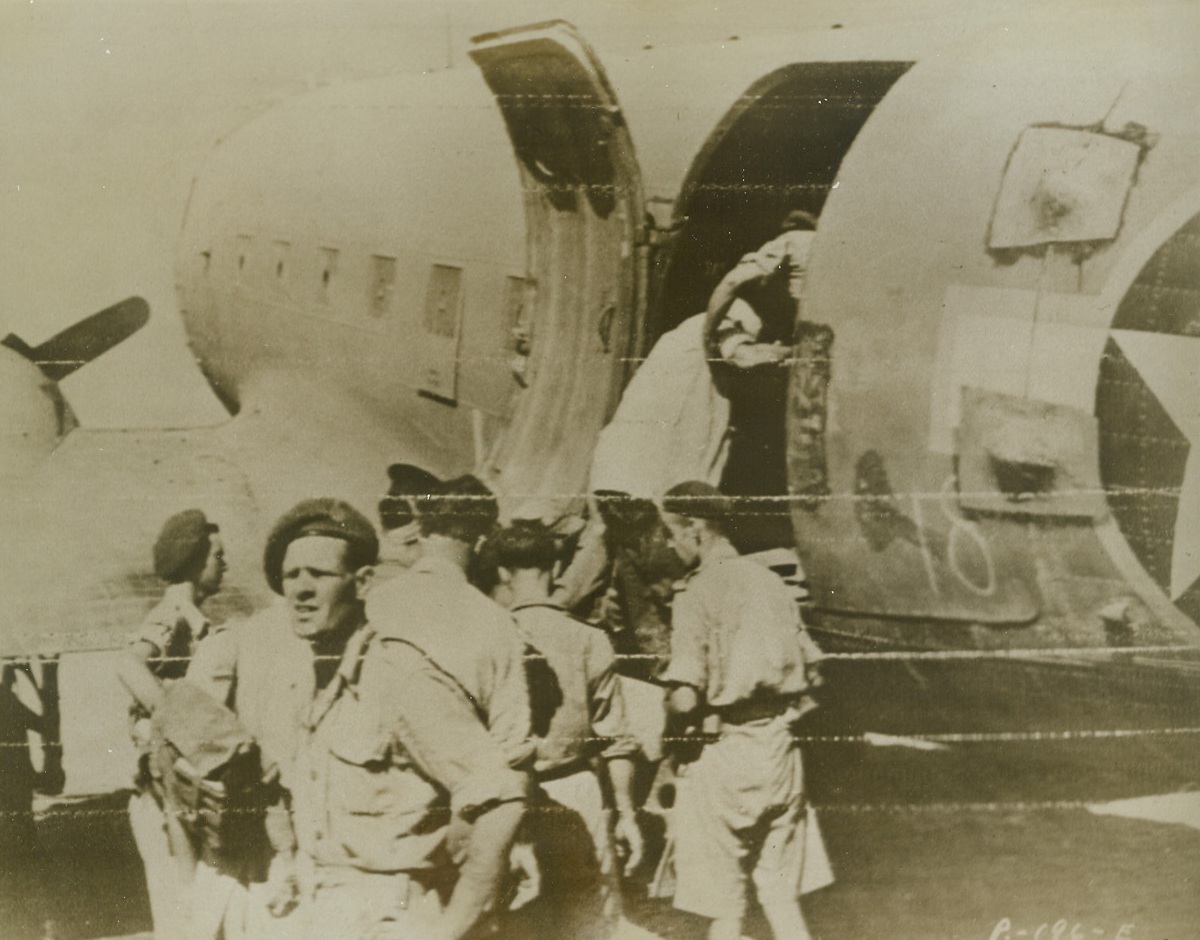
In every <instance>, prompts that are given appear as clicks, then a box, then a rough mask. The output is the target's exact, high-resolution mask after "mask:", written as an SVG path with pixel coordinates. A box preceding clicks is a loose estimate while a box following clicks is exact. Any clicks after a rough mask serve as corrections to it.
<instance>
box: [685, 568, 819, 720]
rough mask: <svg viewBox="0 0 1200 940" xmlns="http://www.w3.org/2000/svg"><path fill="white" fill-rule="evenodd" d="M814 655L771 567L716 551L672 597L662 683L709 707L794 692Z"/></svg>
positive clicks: (804, 683) (788, 593)
mask: <svg viewBox="0 0 1200 940" xmlns="http://www.w3.org/2000/svg"><path fill="white" fill-rule="evenodd" d="M819 657H820V651H819V650H818V649H817V647H816V645H815V644H814V643H813V642H812V640H811V639H810V638H809V637H808V634H807V633H806V632H805V631H804V630H803V625H802V624H801V622H800V613H799V611H798V610H797V608H796V602H795V600H794V598H793V597H792V593H791V591H790V590H789V589H788V588H787V586H786V585H785V584H784V583H783V581H782V580H781V579H780V578H779V576H778V575H776V574H775V573H774V572H772V571H771V570H770V569H768V568H766V567H764V566H763V565H760V564H759V563H758V562H756V561H753V560H751V559H749V558H743V557H742V556H740V555H738V554H737V551H736V550H735V549H734V548H733V547H732V546H730V545H727V544H726V545H723V546H719V547H717V548H716V549H715V550H714V552H713V553H712V554H711V555H709V557H707V558H706V559H705V560H704V562H703V564H701V565H700V567H699V568H697V569H696V570H695V571H694V572H692V573H691V574H690V575H689V576H688V578H687V579H686V581H685V583H684V587H683V590H682V591H680V593H678V594H677V595H675V602H674V607H673V613H672V628H671V660H670V663H669V664H668V665H667V669H666V671H665V673H664V674H663V675H662V677H661V681H662V682H664V683H666V684H681V685H690V686H692V687H693V688H696V689H698V690H699V691H700V692H701V693H703V695H704V698H705V702H706V703H707V705H708V706H709V707H710V708H723V707H727V706H730V705H735V704H739V703H744V702H750V701H754V700H758V699H767V698H771V697H776V696H790V695H797V696H798V695H800V694H801V693H803V692H804V691H805V690H806V689H807V688H808V687H809V682H808V677H807V675H806V668H807V666H808V665H810V664H811V663H813V662H815V661H816V659H817V658H819Z"/></svg>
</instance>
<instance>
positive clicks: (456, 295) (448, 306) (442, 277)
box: [425, 264, 462, 337]
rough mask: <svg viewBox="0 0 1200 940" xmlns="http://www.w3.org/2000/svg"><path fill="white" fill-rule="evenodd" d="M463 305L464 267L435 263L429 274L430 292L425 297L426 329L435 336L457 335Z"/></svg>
mask: <svg viewBox="0 0 1200 940" xmlns="http://www.w3.org/2000/svg"><path fill="white" fill-rule="evenodd" d="M461 306H462V268H455V267H451V266H450V265H446V264H435V265H434V266H433V270H432V271H431V272H430V275H429V293H428V294H427V295H426V298H425V329H426V331H427V332H429V333H432V334H433V335H434V336H445V337H453V336H455V335H456V334H457V333H458V312H459V310H460V308H461Z"/></svg>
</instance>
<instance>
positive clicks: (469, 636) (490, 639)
mask: <svg viewBox="0 0 1200 940" xmlns="http://www.w3.org/2000/svg"><path fill="white" fill-rule="evenodd" d="M367 620H368V621H369V622H370V623H371V626H372V627H373V628H374V629H375V631H376V632H377V633H378V634H379V635H380V636H381V637H388V638H395V639H402V640H406V641H408V642H409V643H411V644H413V645H414V646H416V647H417V648H418V649H420V650H422V651H423V652H425V653H426V654H427V655H428V656H429V657H430V658H431V659H432V660H433V661H434V662H435V663H437V664H438V666H440V667H441V668H442V669H444V670H445V671H446V672H447V673H449V675H450V676H452V677H453V678H454V679H455V680H456V681H457V682H458V684H459V685H460V686H461V687H462V689H463V691H464V692H465V693H466V694H467V695H468V696H469V697H470V698H471V700H472V702H473V703H474V704H475V706H476V708H477V710H478V712H479V714H480V716H481V717H482V719H483V721H484V723H485V724H486V725H487V727H488V728H489V730H490V731H491V732H492V734H493V736H494V737H495V738H496V740H497V741H499V742H500V745H501V747H502V748H503V749H504V752H505V753H506V754H507V755H508V758H509V762H510V763H511V764H512V765H513V766H523V765H524V764H526V763H527V762H528V761H529V759H530V757H531V755H532V752H533V745H532V742H531V741H530V739H529V731H530V725H529V689H528V685H527V682H526V677H525V647H524V642H523V641H522V639H521V635H520V634H519V633H518V631H517V626H516V623H515V622H514V621H513V618H512V615H511V614H510V613H509V612H508V611H507V610H505V609H504V608H503V607H501V606H500V605H499V604H497V603H496V602H495V601H493V600H492V599H491V598H489V597H486V596H485V595H484V594H483V593H481V592H480V591H479V590H477V589H476V588H475V587H473V586H472V585H471V584H470V583H469V582H468V581H467V576H466V575H465V574H464V573H463V571H462V569H461V568H459V567H457V566H456V565H454V564H452V563H450V562H448V561H445V560H443V559H440V558H422V559H421V560H419V561H418V562H417V563H416V564H415V565H413V566H412V567H411V568H410V569H408V570H407V571H404V572H401V573H400V574H398V575H396V576H395V577H393V578H391V579H390V580H388V581H386V582H384V583H383V584H379V585H374V586H372V590H371V591H370V593H368V595H367Z"/></svg>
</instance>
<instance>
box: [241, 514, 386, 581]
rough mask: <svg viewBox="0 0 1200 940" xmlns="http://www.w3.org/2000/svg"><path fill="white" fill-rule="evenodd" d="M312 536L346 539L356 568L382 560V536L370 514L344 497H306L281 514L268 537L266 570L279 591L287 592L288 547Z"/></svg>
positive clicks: (349, 559)
mask: <svg viewBox="0 0 1200 940" xmlns="http://www.w3.org/2000/svg"><path fill="white" fill-rule="evenodd" d="M309 535H321V536H325V537H326V538H334V539H341V540H342V541H344V542H346V544H347V545H348V546H349V547H348V548H347V550H346V564H347V566H348V567H349V568H350V570H352V571H357V570H358V569H359V568H361V567H362V566H363V565H373V564H375V562H377V561H378V560H379V537H378V536H377V535H376V534H375V527H374V526H373V525H371V523H370V521H369V520H368V519H367V517H366V516H364V515H363V514H362V513H360V512H359V511H358V510H357V509H355V508H354V507H353V506H351V505H350V504H349V503H344V502H342V501H341V500H340V499H306V500H304V501H303V502H301V503H297V504H296V505H295V506H293V507H292V508H291V509H289V510H288V511H287V512H285V513H284V514H283V515H282V516H280V518H279V521H278V522H276V523H275V527H274V528H273V529H271V534H270V535H268V536H267V547H266V550H265V551H264V552H263V572H264V573H265V574H266V576H267V584H269V585H270V587H271V590H272V591H274V592H275V593H276V594H282V593H283V571H282V568H283V556H284V555H285V554H287V547H288V546H289V545H291V544H292V542H294V541H296V540H297V539H300V538H304V537H305V536H309Z"/></svg>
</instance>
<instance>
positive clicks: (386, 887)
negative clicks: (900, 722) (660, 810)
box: [120, 465, 819, 940]
mask: <svg viewBox="0 0 1200 940" xmlns="http://www.w3.org/2000/svg"><path fill="white" fill-rule="evenodd" d="M390 473H391V478H392V482H391V486H390V488H389V492H388V494H387V495H386V496H385V497H384V498H383V500H382V502H381V504H380V520H381V523H382V529H383V533H384V534H383V537H382V541H381V539H380V538H379V536H378V535H377V533H376V529H375V526H374V525H373V524H372V523H371V521H370V520H368V519H367V518H366V517H365V516H364V515H363V514H362V513H360V512H359V511H358V510H356V509H355V508H353V507H352V506H350V505H348V504H347V503H345V502H342V501H340V500H336V499H313V500H305V501H304V502H301V503H300V504H298V505H297V506H295V507H294V508H293V509H292V510H290V511H289V512H287V513H285V514H284V515H283V516H282V517H281V518H280V519H279V520H278V521H277V522H276V523H275V525H274V527H273V528H272V530H271V532H270V535H269V536H268V538H267V541H266V545H265V548H264V552H263V574H264V575H265V578H266V582H267V584H268V585H269V587H270V588H271V590H272V591H273V592H274V593H275V594H277V595H279V598H280V600H279V601H278V602H277V603H275V604H273V605H271V606H270V607H268V608H267V609H265V610H263V611H261V612H259V613H257V614H255V615H253V616H251V617H249V618H247V619H245V620H240V621H235V622H231V623H227V624H224V625H213V624H210V623H209V622H208V620H207V618H206V617H205V615H204V614H203V613H202V612H201V609H200V608H201V606H202V605H203V602H204V601H205V600H206V599H207V598H208V597H211V596H212V595H213V594H215V593H216V592H217V591H218V590H219V588H220V585H221V580H222V576H223V574H224V572H225V561H224V553H223V547H222V544H221V537H220V530H219V528H218V527H217V525H216V524H215V523H214V522H212V521H210V520H209V519H208V518H207V517H206V516H205V515H204V514H203V513H202V512H200V511H198V510H188V511H186V512H183V513H180V514H177V515H175V516H173V517H171V518H170V519H169V520H167V522H166V524H165V525H164V527H163V529H162V532H161V534H160V536H159V538H158V540H157V542H156V544H155V546H154V562H155V570H156V572H157V574H158V575H159V576H160V577H161V578H163V579H164V580H165V581H167V582H168V587H167V589H166V591H165V594H164V597H163V599H162V601H161V603H159V604H158V605H157V606H156V607H155V608H154V609H153V611H151V613H150V614H149V616H148V617H147V619H146V621H145V623H144V624H143V626H142V628H141V629H140V631H139V632H138V634H137V636H136V638H135V639H134V640H133V642H132V644H131V646H130V647H129V649H128V651H127V653H126V654H125V656H124V660H123V662H122V665H121V668H120V677H121V679H122V681H123V682H124V683H125V685H126V686H127V688H128V689H129V691H130V692H131V695H132V699H133V705H132V707H131V729H132V732H133V736H134V741H135V744H136V745H137V747H138V752H139V766H138V775H137V781H136V788H135V790H136V792H135V794H134V796H133V797H132V798H131V801H130V820H131V824H132V827H133V831H134V835H135V839H136V841H137V844H138V847H139V851H140V852H141V855H142V858H143V861H144V863H145V869H146V876H147V884H148V888H149V893H150V899H151V906H152V913H153V917H154V924H155V934H156V936H160V937H164V938H176V937H178V938H194V940H202V938H204V940H220V938H225V940H235V938H257V937H263V938H271V937H282V938H290V937H299V938H317V937H321V938H328V937H347V938H352V937H353V938H358V937H362V938H368V937H396V938H412V940H449V938H459V937H465V936H501V937H506V936H507V937H534V936H537V937H541V936H554V937H564V938H566V937H570V938H575V937H579V938H604V937H609V936H613V935H614V932H615V931H617V930H618V929H619V924H620V919H621V904H622V892H621V887H622V884H621V882H622V878H624V877H628V876H630V875H631V874H632V873H633V872H634V871H635V870H636V869H638V868H639V866H641V864H642V861H643V855H644V844H645V839H644V837H643V832H642V828H641V826H640V824H639V811H640V809H641V807H640V805H639V804H640V803H641V802H642V801H643V800H644V799H645V798H646V795H647V791H648V789H649V788H648V786H647V784H648V783H649V781H650V780H651V779H652V778H653V776H654V767H655V765H656V764H657V762H658V761H659V760H661V759H662V755H663V750H664V747H665V748H666V750H667V751H668V759H669V760H676V759H677V757H678V755H679V754H681V753H682V752H681V751H680V749H679V747H678V745H680V744H683V743H686V745H687V746H688V748H690V749H691V752H690V753H689V754H688V755H687V759H688V761H689V764H688V767H687V772H686V774H681V775H680V776H679V778H678V779H677V781H676V787H677V791H678V792H677V796H676V801H675V805H674V808H673V810H672V822H671V827H670V832H671V843H672V844H673V848H674V852H673V861H674V868H675V872H674V874H675V882H676V886H675V905H676V907H678V908H680V909H682V910H686V911H691V912H693V913H695V914H699V915H701V916H704V917H707V918H709V919H710V920H711V927H710V931H709V935H710V937H712V938H725V937H731V938H736V937H739V936H740V935H741V926H742V921H743V917H744V915H745V911H746V905H747V900H748V893H749V892H748V885H752V886H753V893H754V894H755V895H756V896H757V900H758V902H759V904H760V905H761V907H762V910H763V912H764V914H765V916H766V918H767V920H768V922H769V923H770V925H771V928H772V930H773V931H774V933H775V935H776V936H777V937H779V938H781V940H782V938H789V940H791V938H805V937H807V936H808V931H807V928H806V925H805V922H804V918H803V916H802V914H801V911H800V906H799V902H798V896H799V885H800V875H801V867H802V864H803V847H804V841H805V840H804V835H805V813H806V806H805V800H804V785H803V777H802V771H801V763H800V752H799V749H798V745H797V744H796V741H795V736H794V728H793V725H794V723H795V721H796V719H797V718H798V717H799V716H800V715H801V714H802V713H803V711H804V709H805V707H806V704H807V703H808V702H809V701H810V698H809V694H810V692H811V691H812V689H813V686H814V684H815V682H816V676H815V673H814V666H815V663H816V661H817V659H818V658H819V652H818V651H817V650H816V648H815V647H814V646H813V645H812V644H811V641H810V640H809V639H808V637H807V634H806V633H805V631H804V629H803V625H802V623H801V622H800V618H799V612H798V608H797V605H796V602H795V599H794V596H793V594H792V592H791V591H790V590H789V588H788V587H787V586H785V584H784V583H783V582H782V580H781V579H780V578H779V577H778V576H777V575H776V574H774V573H773V572H772V571H771V570H770V569H768V568H767V567H765V566H763V565H761V564H759V563H758V562H756V561H754V560H751V559H748V558H746V557H743V556H740V555H739V554H738V552H737V550H736V549H735V548H734V547H733V544H732V542H731V541H730V538H729V535H730V529H729V526H730V523H731V520H732V519H733V518H734V515H733V511H732V507H731V505H730V503H729V501H728V499H727V497H725V496H723V495H722V494H721V493H720V491H719V490H717V489H716V488H715V487H713V486H711V485H709V484H707V483H704V482H700V481H689V482H685V483H682V484H679V485H677V486H674V487H672V488H670V489H669V490H668V491H667V492H666V493H665V494H664V495H663V497H662V499H661V501H660V502H659V503H658V504H657V506H655V507H654V508H653V510H652V513H653V515H652V519H653V525H654V527H655V529H656V536H657V538H659V539H660V540H661V542H662V544H663V545H665V546H666V547H667V548H669V549H670V550H671V552H672V553H673V555H674V556H675V558H676V559H677V563H678V572H677V573H681V574H682V576H683V577H682V582H681V583H680V584H677V585H676V590H677V593H675V594H674V596H673V599H672V600H670V602H669V606H670V611H669V621H670V627H669V630H668V631H667V636H666V642H665V644H664V648H663V649H662V651H661V653H659V654H655V653H648V654H643V655H642V656H641V657H639V656H638V655H631V656H628V657H627V658H628V660H629V662H630V667H629V668H628V669H622V668H621V662H624V661H625V659H626V657H623V658H622V660H621V661H620V662H619V661H618V659H617V657H616V656H615V655H614V650H613V643H612V641H611V640H610V635H609V633H608V632H606V630H605V629H604V627H603V623H604V622H605V621H606V620H607V616H606V615H605V614H601V615H600V616H599V620H600V621H601V622H600V623H599V624H592V623H588V622H586V621H584V620H582V619H576V618H575V617H573V616H572V615H571V614H570V613H569V612H568V611H567V609H565V608H564V601H565V602H567V603H569V602H570V601H569V599H567V598H566V595H565V594H564V591H563V582H564V580H565V579H564V578H562V577H561V576H562V575H563V574H564V565H565V561H566V557H565V555H566V553H567V549H566V548H565V546H564V540H563V538H562V537H561V536H560V535H558V534H557V533H556V531H555V530H554V529H553V528H552V527H551V526H549V525H547V524H546V523H544V522H542V521H538V520H532V519H517V520H513V521H512V522H511V523H510V524H508V525H505V526H502V525H500V523H499V507H498V504H497V501H496V499H495V497H494V496H493V495H492V493H491V492H490V491H489V490H488V489H487V487H486V486H485V485H484V484H483V483H481V482H480V481H479V480H478V479H476V478H475V477H473V476H465V477H460V478H457V479H454V480H449V481H440V480H437V479H436V478H435V477H433V476H432V475H429V474H427V473H425V472H424V471H422V470H420V469H418V468H416V467H412V466H409V465H395V466H393V467H392V468H390ZM601 503H602V504H603V506H604V511H603V512H601V511H600V509H599V504H601ZM635 508H636V509H637V511H638V512H641V513H642V519H641V521H640V522H638V523H637V526H636V527H640V528H641V529H642V530H643V531H644V530H645V529H646V526H647V523H646V519H645V516H647V515H649V514H650V513H649V512H648V511H647V507H645V506H644V505H638V501H636V500H633V499H631V498H617V497H614V496H613V495H608V496H606V497H604V498H603V499H602V500H599V501H594V510H595V514H594V519H595V525H596V526H598V527H601V528H603V527H604V525H605V519H607V521H608V525H609V526H611V527H612V528H613V529H615V530H617V531H616V532H614V533H613V534H615V535H618V536H619V535H621V534H622V533H621V532H620V530H621V528H622V513H624V514H625V518H624V520H623V521H624V522H625V523H626V524H628V517H629V515H630V514H631V511H632V510H634V509H635ZM611 567H612V566H610V568H611ZM611 573H612V572H611V571H610V576H611ZM612 588H613V585H612V584H610V585H609V589H607V590H605V592H604V594H605V597H606V598H607V601H608V603H609V604H610V605H611V604H612V603H613V602H614V600H615V596H616V593H619V592H614V590H612ZM585 606H586V605H585ZM594 609H596V608H594ZM600 609H603V606H602V607H601V608H600ZM647 648H649V647H647ZM646 660H649V661H651V665H650V667H649V670H647V667H646V662H645V661H646ZM622 673H628V674H622ZM648 673H649V675H648ZM638 675H641V676H648V678H651V679H652V680H653V682H652V683H651V682H647V681H645V680H644V679H641V678H636V677H635V676H638ZM627 700H628V701H627ZM697 748H698V749H699V750H698V756H697V753H696V750H697Z"/></svg>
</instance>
